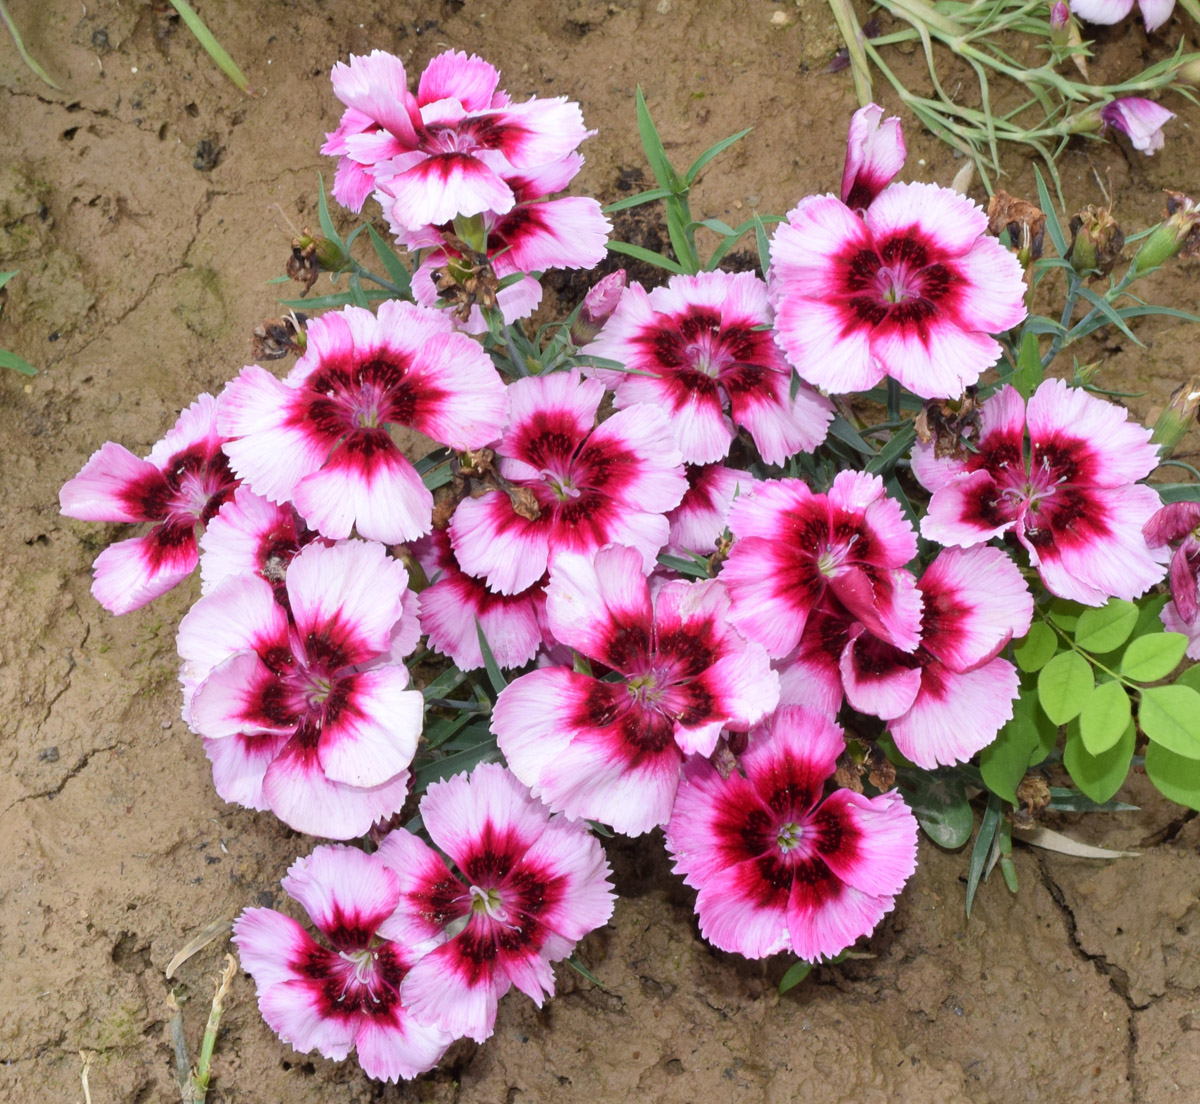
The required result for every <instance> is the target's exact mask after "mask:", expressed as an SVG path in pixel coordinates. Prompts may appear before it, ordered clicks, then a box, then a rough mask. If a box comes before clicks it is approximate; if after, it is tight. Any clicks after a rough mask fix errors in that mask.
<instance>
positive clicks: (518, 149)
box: [430, 96, 595, 221]
mask: <svg viewBox="0 0 1200 1104" xmlns="http://www.w3.org/2000/svg"><path fill="white" fill-rule="evenodd" d="M481 115H482V117H483V118H484V119H488V120H491V119H494V120H496V121H497V122H498V123H500V128H499V129H500V131H501V133H502V134H503V135H504V140H503V142H502V143H501V146H500V152H501V153H503V154H504V156H505V158H507V160H508V161H509V163H510V164H511V165H512V166H513V168H515V169H517V170H523V169H530V168H535V167H537V166H539V165H546V164H549V163H550V162H552V161H558V160H560V159H561V158H564V157H566V156H568V155H569V154H571V153H573V152H574V150H575V148H576V147H577V146H578V145H579V143H580V142H582V141H583V140H584V139H585V138H587V137H588V135H589V133H592V134H594V133H595V131H590V132H589V131H588V129H587V127H585V126H584V125H583V112H582V111H581V110H580V108H579V104H577V103H573V102H572V101H570V100H568V99H567V98H566V97H565V96H553V97H540V98H530V99H528V100H526V101H525V102H524V103H516V104H509V105H508V106H507V107H504V108H500V109H497V110H494V111H491V112H484V113H481ZM492 209H493V210H495V211H497V212H499V211H500V209H499V208H498V207H497V208H492ZM430 221H434V220H430Z"/></svg>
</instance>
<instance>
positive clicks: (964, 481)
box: [921, 468, 1013, 548]
mask: <svg viewBox="0 0 1200 1104" xmlns="http://www.w3.org/2000/svg"><path fill="white" fill-rule="evenodd" d="M998 494H999V491H998V489H997V488H996V483H995V480H994V479H992V476H991V473H990V472H988V471H987V470H986V469H984V468H980V469H979V470H978V471H973V472H966V473H964V474H961V475H956V476H953V477H952V478H950V479H948V480H947V481H946V482H945V483H943V484H942V486H941V487H939V488H938V489H937V491H935V492H934V495H933V497H932V498H931V499H930V500H929V509H928V512H927V513H926V514H925V516H924V517H923V518H922V519H921V536H923V537H924V538H925V539H926V540H933V541H937V542H938V543H939V544H946V545H953V546H957V547H959V548H970V547H972V546H973V545H977V544H982V543H984V542H985V541H990V540H991V539H992V538H993V537H998V536H1000V535H1001V534H1002V533H1007V532H1008V530H1009V529H1011V528H1012V527H1013V523H1012V522H1011V521H1003V520H1002V521H1001V522H1000V524H998V525H987V524H986V523H985V522H983V521H982V520H977V517H978V512H977V511H976V509H975V504H976V503H977V502H978V501H979V500H980V498H982V497H988V498H994V497H996V496H997V495H998Z"/></svg>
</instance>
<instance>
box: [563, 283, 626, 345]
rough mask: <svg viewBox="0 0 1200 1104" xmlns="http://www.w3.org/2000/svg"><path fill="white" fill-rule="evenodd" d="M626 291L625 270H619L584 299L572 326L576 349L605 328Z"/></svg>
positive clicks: (595, 287) (598, 284)
mask: <svg viewBox="0 0 1200 1104" xmlns="http://www.w3.org/2000/svg"><path fill="white" fill-rule="evenodd" d="M624 291H625V270H624V269H623V268H618V269H617V271H616V272H610V273H609V274H608V275H607V276H605V277H604V279H602V280H600V281H598V282H597V283H596V284H595V286H594V287H593V288H592V289H591V290H590V291H589V292H588V293H587V295H585V296H584V297H583V303H582V305H581V306H580V308H579V316H578V317H577V318H576V319H575V321H574V322H573V323H572V324H571V343H572V344H573V345H575V346H576V347H579V346H581V345H586V344H587V343H588V342H589V341H591V340H592V338H594V337H595V336H596V335H597V334H598V333H599V332H600V331H601V329H603V328H604V323H605V322H607V321H608V319H609V317H610V316H611V315H612V312H613V311H615V310H616V309H617V304H618V303H619V302H620V301H621V295H622V293H623V292H624Z"/></svg>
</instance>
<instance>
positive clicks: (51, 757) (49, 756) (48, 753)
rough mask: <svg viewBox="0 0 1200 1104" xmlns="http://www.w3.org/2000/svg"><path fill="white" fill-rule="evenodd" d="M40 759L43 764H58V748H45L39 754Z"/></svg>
mask: <svg viewBox="0 0 1200 1104" xmlns="http://www.w3.org/2000/svg"><path fill="white" fill-rule="evenodd" d="M38 758H39V759H40V760H41V761H42V762H43V763H57V762H58V748H57V747H55V746H53V745H52V746H50V747H44V748H42V750H41V751H39V752H38Z"/></svg>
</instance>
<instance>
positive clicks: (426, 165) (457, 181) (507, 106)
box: [325, 50, 588, 228]
mask: <svg viewBox="0 0 1200 1104" xmlns="http://www.w3.org/2000/svg"><path fill="white" fill-rule="evenodd" d="M499 79H500V74H499V72H497V70H496V69H494V68H493V67H492V66H491V65H489V64H488V63H487V62H485V61H483V60H482V59H480V58H478V57H475V56H474V55H471V56H469V57H468V56H467V55H466V54H464V53H457V52H454V51H447V52H446V53H443V54H439V55H438V56H437V57H435V58H434V59H433V60H432V61H431V62H430V63H429V65H428V66H426V68H425V71H424V72H423V73H422V74H421V79H420V83H419V85H418V88H417V93H416V95H415V96H414V95H413V94H412V93H410V92H409V91H408V77H407V74H406V73H405V70H404V64H403V62H401V61H400V59H399V58H397V57H394V56H393V55H391V54H386V53H384V52H382V51H380V50H374V51H372V52H371V54H370V55H368V56H367V57H355V56H353V55H351V58H350V64H349V65H345V64H342V63H341V62H339V63H338V64H337V65H335V66H334V68H333V73H332V80H333V90H334V93H335V94H336V95H337V97H338V99H340V100H341V101H342V103H344V104H345V105H346V106H347V108H349V109H351V110H353V111H355V112H357V113H358V114H356V115H353V116H350V117H347V116H343V118H342V121H341V124H340V125H339V127H338V129H337V130H336V131H334V132H333V133H332V134H330V135H329V141H328V142H327V144H326V147H325V151H326V152H329V153H334V154H340V155H342V157H343V163H344V162H345V160H347V159H348V160H349V161H351V162H354V163H357V164H358V165H361V166H364V167H365V168H366V170H367V171H368V172H369V173H370V175H371V176H372V177H373V179H374V181H375V184H376V186H377V188H378V189H379V190H378V193H377V198H378V199H379V200H380V202H381V204H382V205H383V207H384V210H385V213H387V215H388V218H389V219H390V220H392V221H393V222H395V223H397V224H399V225H401V226H405V227H409V228H416V227H419V226H426V225H442V224H444V223H448V222H450V221H452V220H453V219H454V218H455V217H456V216H458V215H464V216H471V215H477V214H480V213H482V212H483V211H493V212H495V213H497V214H504V213H506V212H507V211H510V210H511V209H512V207H513V205H514V204H515V203H516V197H515V195H514V193H513V189H512V187H511V186H510V184H509V183H508V178H510V177H515V176H519V175H520V174H521V173H522V172H525V171H527V170H531V169H535V168H538V167H540V166H543V165H547V164H550V163H552V162H556V161H561V160H562V159H564V158H566V157H568V156H570V155H571V154H572V153H573V152H574V150H575V148H576V147H577V146H578V145H579V143H580V142H581V141H583V139H584V138H586V137H587V136H588V132H587V130H586V129H585V128H584V125H583V116H582V114H581V113H580V110H579V105H578V104H574V103H569V102H568V101H567V100H566V98H565V97H558V98H555V99H549V100H546V99H536V98H534V99H530V100H528V101H527V102H526V103H522V104H514V103H511V102H510V101H509V98H508V95H507V94H506V93H505V92H503V91H502V90H500V89H499V88H498V87H497V85H498V83H499ZM364 119H365V120H366V121H368V122H369V125H370V127H371V129H368V128H367V127H366V126H364V125H363V123H364ZM360 128H362V129H360ZM341 172H343V169H342V165H339V173H341ZM344 179H345V180H346V194H347V197H348V198H349V199H351V200H353V199H356V198H357V197H358V195H359V194H360V192H361V179H360V174H358V173H356V172H354V170H352V169H346V170H345V175H344Z"/></svg>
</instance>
